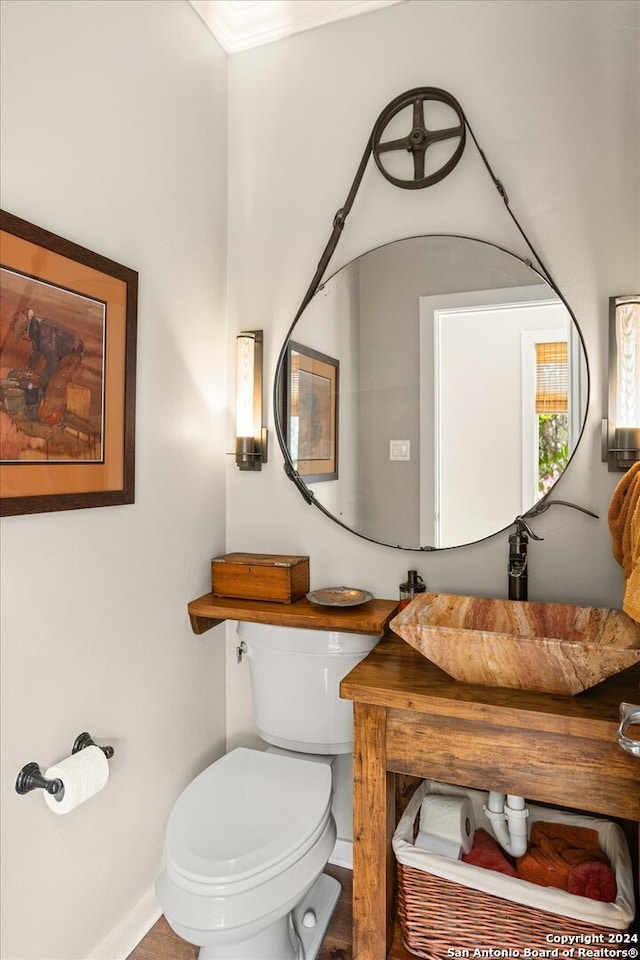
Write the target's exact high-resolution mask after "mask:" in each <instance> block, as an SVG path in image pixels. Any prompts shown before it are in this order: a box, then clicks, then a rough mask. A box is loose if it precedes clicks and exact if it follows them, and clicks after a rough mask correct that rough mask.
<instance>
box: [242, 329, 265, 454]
mask: <svg viewBox="0 0 640 960" xmlns="http://www.w3.org/2000/svg"><path fill="white" fill-rule="evenodd" d="M236 363H237V379H236V464H237V465H238V468H239V469H240V470H261V469H262V464H263V463H266V462H267V430H266V427H263V426H262V330H244V331H243V332H242V333H241V334H239V335H238V337H237V338H236Z"/></svg>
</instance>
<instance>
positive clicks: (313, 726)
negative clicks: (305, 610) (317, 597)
mask: <svg viewBox="0 0 640 960" xmlns="http://www.w3.org/2000/svg"><path fill="white" fill-rule="evenodd" d="M238 636H239V637H240V640H241V641H244V643H245V644H246V647H247V658H248V660H249V670H250V673H251V683H252V686H253V703H254V708H255V716H256V725H257V727H258V732H259V734H260V736H261V737H262V739H263V740H266V741H267V743H272V744H274V745H275V746H277V747H284V748H285V749H287V750H298V751H300V752H301V753H330V754H331V753H350V752H351V750H352V748H353V708H352V704H351V701H350V700H341V699H340V689H339V688H340V681H341V680H342V678H343V677H344V676H346V674H347V673H349V671H350V670H351V669H352V668H353V667H355V665H356V664H357V663H359V662H360V661H361V660H363V659H364V658H365V657H366V656H367V654H368V653H369V652H370V651H371V650H372V649H373V648H374V647H375V645H376V644H377V642H378V640H379V639H380V637H379V636H377V635H373V634H359V633H339V632H337V631H332V630H305V629H303V628H298V627H279V626H271V625H270V624H264V623H239V624H238Z"/></svg>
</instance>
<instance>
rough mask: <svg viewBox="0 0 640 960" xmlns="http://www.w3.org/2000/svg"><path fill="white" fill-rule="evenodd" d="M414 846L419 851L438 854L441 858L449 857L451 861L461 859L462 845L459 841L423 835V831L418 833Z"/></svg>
mask: <svg viewBox="0 0 640 960" xmlns="http://www.w3.org/2000/svg"><path fill="white" fill-rule="evenodd" d="M414 846H416V847H418V848H419V849H420V850H428V851H429V853H439V854H440V856H441V857H449V858H450V859H452V860H461V859H462V844H461V843H460V841H459V840H445V839H444V837H437V836H436V835H435V834H433V833H425V832H424V830H419V831H418V836H417V837H416V842H415V844H414Z"/></svg>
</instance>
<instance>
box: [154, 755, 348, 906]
mask: <svg viewBox="0 0 640 960" xmlns="http://www.w3.org/2000/svg"><path fill="white" fill-rule="evenodd" d="M331 784H332V777H331V768H330V767H329V766H327V765H325V764H318V763H313V762H311V761H308V760H305V759H298V758H294V757H290V756H280V755H277V754H273V753H266V752H262V751H259V750H248V749H246V748H243V747H240V748H238V749H236V750H233V751H231V753H228V754H226V755H225V756H224V757H222V758H221V759H220V760H218V761H216V762H215V763H214V764H212V765H211V766H210V767H208V768H207V769H206V770H204V771H203V773H201V774H200V776H198V777H196V779H195V780H194V781H193V782H192V783H191V784H189V786H188V787H187V788H186V789H185V790H184V792H183V793H182V794H181V796H180V797H179V798H178V800H177V802H176V804H175V806H174V808H173V811H172V813H171V815H170V817H169V822H168V826H167V838H166V866H167V869H168V871H169V872H170V874H171V875H172V876H173V878H174V880H175V881H177V882H178V883H179V884H180V886H181V887H182V888H183V889H191V890H193V891H194V892H195V891H196V890H198V891H199V892H202V893H204V892H205V890H204V889H203V888H208V890H209V891H210V893H212V894H214V895H216V894H217V895H220V894H221V892H222V891H221V889H220V888H221V887H224V888H225V889H226V891H227V892H228V893H229V892H233V893H238V892H241V891H242V890H248V889H251V888H253V887H255V886H257V885H259V884H261V883H264V882H265V881H266V880H268V879H269V878H270V876H274V875H276V874H278V873H280V872H282V871H283V870H285V869H286V868H287V866H288V864H289V863H294V862H295V861H296V860H298V859H299V858H300V857H302V856H303V855H304V853H305V851H306V850H308V849H309V848H310V847H311V846H313V844H314V843H316V841H317V839H318V837H319V836H320V835H321V834H322V832H323V831H324V830H325V829H326V825H327V821H328V819H329V818H330V816H331Z"/></svg>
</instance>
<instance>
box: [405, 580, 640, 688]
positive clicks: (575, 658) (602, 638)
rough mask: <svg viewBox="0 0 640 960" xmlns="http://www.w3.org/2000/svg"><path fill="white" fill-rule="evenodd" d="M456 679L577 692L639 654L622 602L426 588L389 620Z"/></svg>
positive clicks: (638, 636)
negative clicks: (582, 602)
mask: <svg viewBox="0 0 640 960" xmlns="http://www.w3.org/2000/svg"><path fill="white" fill-rule="evenodd" d="M390 627H391V629H392V630H393V632H394V633H396V634H398V636H400V637H402V639H403V640H406V641H407V643H410V644H411V646H412V647H415V648H416V650H418V651H419V652H420V653H421V654H423V656H425V657H427V658H428V659H429V660H431V661H432V662H433V663H435V664H436V666H438V667H440V668H441V669H442V670H444V671H445V673H448V674H449V676H451V677H453V678H454V679H455V680H461V681H463V682H464V683H477V684H481V685H483V686H488V687H513V688H515V689H518V690H535V691H537V692H539V693H559V694H568V695H573V694H576V693H581V692H582V691H583V690H587V689H588V688H589V687H593V686H595V684H597V683H600V682H601V681H602V680H606V679H607V677H611V676H613V675H614V674H616V673H619V672H620V671H621V670H626V668H627V667H631V666H633V664H635V663H639V662H640V625H638V624H637V623H635V622H634V621H633V620H632V619H631V618H630V617H628V616H627V615H626V614H625V613H622V612H621V611H620V610H608V609H603V608H597V607H578V606H572V605H571V604H566V603H538V602H532V601H529V602H527V601H518V600H488V599H484V598H482V597H463V596H457V595H455V594H443V593H423V594H421V595H419V596H418V597H416V598H415V600H412V601H411V603H410V604H409V605H408V606H407V607H405V608H404V610H402V611H401V612H400V613H399V614H398V615H397V616H396V617H395V618H394V619H393V620H392V621H391V623H390Z"/></svg>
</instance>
